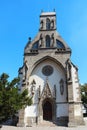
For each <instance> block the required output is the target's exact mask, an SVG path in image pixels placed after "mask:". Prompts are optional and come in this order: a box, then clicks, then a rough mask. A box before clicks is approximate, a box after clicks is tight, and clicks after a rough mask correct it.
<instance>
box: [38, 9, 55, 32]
mask: <svg viewBox="0 0 87 130" xmlns="http://www.w3.org/2000/svg"><path fill="white" fill-rule="evenodd" d="M54 30H56V13H55V12H45V13H44V12H42V13H41V15H40V31H54Z"/></svg>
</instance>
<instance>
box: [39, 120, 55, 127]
mask: <svg viewBox="0 0 87 130" xmlns="http://www.w3.org/2000/svg"><path fill="white" fill-rule="evenodd" d="M38 126H50V127H54V126H56V124H54V123H53V122H52V121H45V120H44V121H43V122H41V123H40V124H39V125H38Z"/></svg>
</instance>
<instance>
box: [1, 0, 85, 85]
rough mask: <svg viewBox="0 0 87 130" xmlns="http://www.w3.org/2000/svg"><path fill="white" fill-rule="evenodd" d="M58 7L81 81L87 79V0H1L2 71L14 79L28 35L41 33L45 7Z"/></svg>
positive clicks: (59, 23)
mask: <svg viewBox="0 0 87 130" xmlns="http://www.w3.org/2000/svg"><path fill="white" fill-rule="evenodd" d="M54 9H55V10H56V14H57V31H58V32H59V33H60V35H61V36H62V38H63V39H64V40H65V41H66V43H67V44H68V45H69V46H70V48H71V49H72V56H71V60H72V62H73V63H74V64H75V65H77V67H78V68H79V71H78V72H79V80H80V83H87V58H86V57H87V0H0V74H2V73H3V72H5V73H8V74H9V76H10V80H11V79H13V78H14V77H16V76H17V75H18V69H19V67H21V66H22V65H23V53H24V47H25V45H26V43H27V41H28V37H31V38H32V39H33V38H34V37H35V36H36V34H37V33H38V30H39V15H40V13H41V10H43V11H45V12H46V11H47V12H49V11H53V10H54Z"/></svg>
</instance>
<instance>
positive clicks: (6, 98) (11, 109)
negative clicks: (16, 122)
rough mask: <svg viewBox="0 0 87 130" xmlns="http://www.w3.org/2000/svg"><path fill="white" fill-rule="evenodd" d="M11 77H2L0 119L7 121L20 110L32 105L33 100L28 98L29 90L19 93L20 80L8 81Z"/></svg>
mask: <svg viewBox="0 0 87 130" xmlns="http://www.w3.org/2000/svg"><path fill="white" fill-rule="evenodd" d="M8 78H9V76H8V75H7V74H5V73H3V74H2V75H1V76H0V118H1V119H2V117H3V118H4V119H7V118H8V117H11V116H13V115H14V114H15V113H16V112H17V111H18V110H20V109H21V108H23V107H26V106H27V105H31V104H32V98H30V97H29V96H28V90H27V89H25V90H24V91H23V92H22V93H19V92H18V86H17V84H18V82H19V78H14V79H13V80H12V81H11V82H9V81H8Z"/></svg>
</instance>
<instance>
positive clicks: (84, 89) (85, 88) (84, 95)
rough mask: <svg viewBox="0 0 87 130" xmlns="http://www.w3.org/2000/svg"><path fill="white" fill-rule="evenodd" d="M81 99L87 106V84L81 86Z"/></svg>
mask: <svg viewBox="0 0 87 130" xmlns="http://www.w3.org/2000/svg"><path fill="white" fill-rule="evenodd" d="M81 99H82V103H83V104H87V83H85V84H83V85H81Z"/></svg>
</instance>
